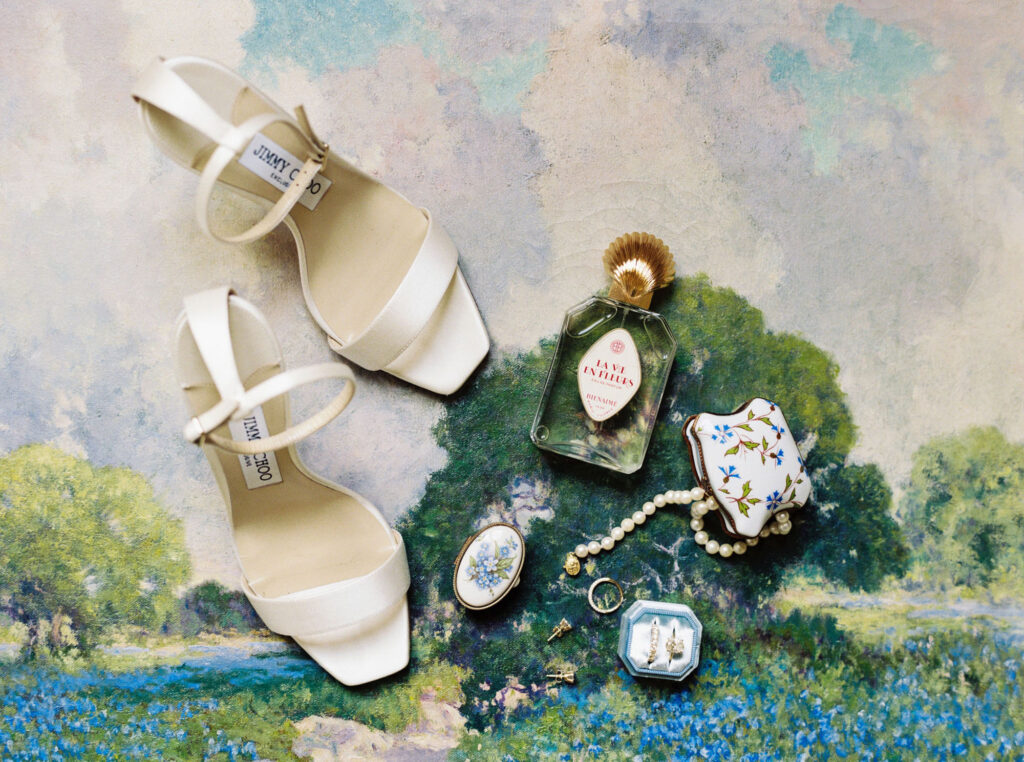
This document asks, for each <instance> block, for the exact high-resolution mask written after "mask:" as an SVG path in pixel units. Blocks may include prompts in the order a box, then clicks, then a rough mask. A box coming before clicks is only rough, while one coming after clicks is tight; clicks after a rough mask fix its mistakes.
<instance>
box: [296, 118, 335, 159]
mask: <svg viewBox="0 0 1024 762" xmlns="http://www.w3.org/2000/svg"><path fill="white" fill-rule="evenodd" d="M295 118H296V119H297V120H298V122H299V126H301V127H302V131H303V132H305V133H306V137H307V138H309V142H310V143H312V145H313V147H314V148H315V149H316V158H317V160H318V161H320V162H321V163H322V162H323V161H325V160H326V159H327V152H328V151H329V150H331V147H330V146H329V145H327V143H325V142H324V141H322V140H321V139H320V138H318V137H317V135H316V133H315V132H313V127H312V125H311V124H310V123H309V117H307V116H306V109H305V107H304V106H296V107H295Z"/></svg>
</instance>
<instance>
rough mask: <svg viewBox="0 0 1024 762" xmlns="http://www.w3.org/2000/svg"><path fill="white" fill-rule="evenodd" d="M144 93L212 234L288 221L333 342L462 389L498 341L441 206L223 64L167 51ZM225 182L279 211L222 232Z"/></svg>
mask: <svg viewBox="0 0 1024 762" xmlns="http://www.w3.org/2000/svg"><path fill="white" fill-rule="evenodd" d="M132 96H133V97H134V98H135V100H136V101H137V102H138V103H139V105H140V109H141V114H142V120H143V123H144V124H145V125H146V128H147V130H148V132H149V134H150V136H151V137H152V139H153V141H154V142H155V143H156V144H157V145H158V146H159V147H160V148H161V149H162V150H163V151H164V152H165V153H167V154H168V155H169V156H170V157H171V158H173V159H174V160H175V161H177V162H178V163H179V164H182V165H183V166H185V167H187V168H189V169H192V170H194V171H196V172H199V173H200V181H199V192H198V197H197V200H196V201H197V206H196V215H197V217H198V220H199V225H200V227H201V228H202V229H203V230H204V231H206V232H207V233H209V234H210V235H212V236H214V237H216V238H218V239H220V240H223V241H228V242H232V243H244V242H248V241H254V240H256V239H258V238H260V237H262V236H264V235H266V234H267V233H269V232H270V231H272V230H273V229H274V228H275V227H277V225H278V224H280V223H282V222H283V223H284V224H285V225H287V227H288V229H289V230H290V231H291V232H292V235H293V236H294V237H295V243H296V246H297V248H298V253H299V267H300V273H301V278H302V290H303V293H304V295H305V298H306V304H307V306H308V307H309V311H310V312H311V313H312V315H313V318H314V319H315V320H316V321H317V323H318V324H319V325H320V327H321V328H322V329H323V330H324V332H325V333H326V334H327V337H328V343H329V344H330V346H331V348H332V349H333V350H334V351H335V352H337V353H339V354H340V355H342V356H343V357H345V358H346V359H348V360H351V361H352V362H354V363H356V364H357V365H360V366H362V367H364V368H366V369H367V370H384V371H386V372H388V373H390V374H392V375H394V376H397V377H398V378H401V379H403V380H405V381H408V382H409V383H412V384H415V385H417V386H420V387H423V388H424V389H428V390H430V391H434V392H437V393H439V394H450V393H452V392H454V391H456V390H457V389H458V388H459V387H460V386H462V384H463V383H464V382H465V380H466V379H467V378H468V377H469V375H470V374H471V373H472V372H473V370H474V369H475V368H476V367H477V366H478V365H479V364H480V362H481V361H482V360H483V358H484V356H486V354H487V351H488V349H489V345H490V342H489V339H488V337H487V330H486V328H485V327H484V324H483V320H482V319H481V318H480V312H479V310H478V309H477V306H476V303H475V302H474V301H473V295H472V294H471V293H470V291H469V287H468V285H467V284H466V280H465V278H464V277H463V275H462V272H461V270H460V269H459V266H458V251H457V250H456V248H455V245H454V244H453V243H452V241H451V239H450V238H449V237H448V235H447V233H445V231H444V230H443V229H442V228H441V226H440V225H438V224H437V223H435V222H434V221H433V219H432V218H431V216H430V213H429V212H427V211H426V210H425V209H419V208H417V207H415V206H413V205H412V204H411V203H410V202H409V201H408V200H406V199H405V198H404V197H403V196H401V195H399V194H398V193H396V192H395V191H394V190H392V189H391V188H389V187H388V186H386V185H384V184H382V183H380V182H379V181H377V180H376V179H374V178H373V177H371V176H369V175H367V174H366V173H364V172H362V171H360V170H359V169H357V168H356V167H353V166H352V165H351V164H349V163H347V162H346V161H344V160H342V159H341V158H339V157H338V156H337V155H336V154H334V153H332V152H331V151H330V150H329V148H328V146H327V145H326V144H325V143H323V142H322V141H321V140H320V139H319V138H318V137H317V136H316V135H315V134H314V133H313V130H312V129H311V128H310V126H309V122H308V121H307V119H306V115H305V112H304V111H303V110H302V107H301V106H300V107H298V108H297V109H296V117H297V118H293V117H292V116H291V115H289V114H288V113H287V112H285V111H284V110H283V109H282V108H281V107H280V106H278V105H276V104H275V103H274V102H273V101H271V100H270V99H269V98H268V97H267V96H265V95H264V94H263V93H261V92H260V91H259V90H257V89H256V88H255V87H253V86H252V85H250V84H249V83H248V82H247V81H246V80H245V79H243V78H242V77H240V76H239V75H237V74H235V73H234V72H233V71H231V70H230V69H227V68H225V67H224V66H222V65H220V64H218V63H216V62H214V61H209V60H207V59H203V58H196V57H181V58H173V59H170V60H163V59H158V60H156V61H154V62H153V63H152V64H151V65H150V66H149V68H147V69H146V70H145V72H143V74H142V76H141V77H140V78H139V81H138V82H137V83H136V85H135V88H134V90H133V91H132ZM218 184H222V185H225V186H227V187H229V188H231V189H232V190H234V191H236V192H238V193H240V194H241V195H243V196H244V197H246V198H249V199H252V200H255V201H258V202H260V203H262V204H264V205H266V206H269V207H270V209H269V211H268V212H267V213H266V216H265V217H263V219H262V220H260V221H259V222H257V223H256V224H255V225H254V226H253V227H252V228H250V229H249V230H247V231H245V232H243V233H239V234H235V235H224V234H220V233H216V232H214V231H213V229H212V227H211V226H210V223H209V217H208V214H209V203H210V198H211V196H212V194H213V189H214V187H215V186H216V185H218Z"/></svg>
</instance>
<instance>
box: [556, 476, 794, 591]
mask: <svg viewBox="0 0 1024 762" xmlns="http://www.w3.org/2000/svg"><path fill="white" fill-rule="evenodd" d="M674 504H678V505H689V506H690V517H691V518H690V529H692V530H693V532H694V535H693V541H694V542H696V543H697V544H698V545H702V546H703V547H704V550H705V551H706V552H707V553H708V554H709V555H712V556H713V555H716V554H717V555H719V556H721V557H722V558H728V557H729V556H731V555H733V554H736V555H738V556H741V555H743V554H744V553H746V552H747V548H752V547H754V546H755V545H757V543H758V542H760V538H763V537H770V536H771V535H773V534H789V532H790V530H792V529H793V525H792V523H790V521H789V513H788V512H787V511H779V512H778V513H776V514H775V515H774V516H773V517H772V523H771V524H770V525H769V526H766V527H765V528H764V529H762V530H761V532H760V533H759V535H758V537H748V538H746V539H744V540H736V541H735V542H721V543H720V542H718V541H717V540H712V539H711V538H710V536H709V535H708V533H707V532H706V531H704V516H706V515H707V513H708V512H709V511H715V510H718V503H717V502H715V499H714V498H713V497H712V496H710V495H707V496H705V492H704V490H703V489H702V488H701V487H694V488H693V489H690V490H685V489H684V490H668V491H667V492H665V493H663V494H658V495H655V496H654V497H653V498H652V499H651V500H649V501H647V502H646V503H644V504H643V506H642V507H641V509H640V510H639V511H636V512H635V513H633V515H632V516H628V517H626V518H624V519H623V520H622V521H621V523H619V524H618V526H616V527H615V528H613V529H612V531H611V532H609V533H608V534H607V535H606V536H604V537H602V538H601V539H600V540H592V541H591V542H589V543H580V544H579V545H577V546H576V548H575V549H574V550H573V552H572V553H570V554H569V555H568V557H567V558H566V561H565V570H566V571H567V572H568V573H569V574H571V575H572V576H576V574H578V573H579V569H580V564H579V560H580V559H584V558H586V557H587V556H596V555H598V554H599V553H600V552H601V551H602V550H611V549H612V548H614V547H615V543H617V542H621V541H622V540H623V539H625V537H626V535H627V534H628V533H629V532H632V531H633V530H634V529H636V528H637V527H638V526H640V525H641V524H643V523H644V522H645V521H647V517H648V516H653V515H654V514H655V512H656V511H657V510H658V509H659V508H663V507H665V506H666V505H674Z"/></svg>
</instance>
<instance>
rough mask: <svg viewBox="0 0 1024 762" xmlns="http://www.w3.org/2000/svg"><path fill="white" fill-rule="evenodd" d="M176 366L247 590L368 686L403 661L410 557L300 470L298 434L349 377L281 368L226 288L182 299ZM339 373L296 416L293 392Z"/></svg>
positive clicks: (327, 417)
mask: <svg viewBox="0 0 1024 762" xmlns="http://www.w3.org/2000/svg"><path fill="white" fill-rule="evenodd" d="M176 348H177V368H178V377H179V380H180V382H181V386H182V388H183V389H184V391H185V395H186V398H187V400H188V402H189V404H190V407H191V409H192V411H193V413H194V417H193V418H192V419H191V420H190V421H189V423H188V425H187V426H186V427H185V437H186V439H188V440H189V441H190V442H194V443H196V444H199V445H200V446H202V448H203V451H204V452H205V454H206V456H207V458H208V460H209V461H210V465H211V467H212V468H213V473H214V475H215V477H216V479H217V484H218V485H219V487H220V490H221V493H222V494H223V496H224V501H225V503H226V504H227V509H228V516H229V518H230V521H231V528H232V530H233V534H234V540H235V549H236V551H237V554H238V560H239V563H240V565H241V567H242V590H243V591H244V592H245V595H246V596H247V597H248V599H249V601H250V602H251V603H252V606H253V608H254V609H256V613H257V614H259V615H260V617H261V618H262V619H263V621H264V623H265V624H266V625H267V627H269V628H270V629H271V630H273V631H274V632H277V633H280V634H282V635H287V636H289V637H291V638H293V639H294V640H295V641H296V642H297V643H298V644H299V645H300V646H302V648H303V649H305V650H306V652H307V653H309V655H310V656H312V657H313V658H314V659H316V661H317V662H319V663H320V665H321V666H323V668H324V669H326V670H327V671H328V672H330V673H331V674H332V675H333V676H334V677H335V678H337V679H338V680H340V681H341V682H342V683H345V684H346V685H360V684H362V683H366V682H370V681H371V680H376V679H378V678H381V677H384V676H386V675H390V674H392V673H394V672H397V671H399V670H400V669H402V668H404V667H405V666H406V665H407V664H408V663H409V613H408V604H407V600H406V593H407V590H408V588H409V567H408V564H407V561H406V555H405V545H404V543H403V541H402V537H401V535H399V534H398V533H397V532H395V531H394V530H393V529H391V527H390V526H388V523H387V521H386V520H385V519H384V517H383V516H382V515H381V513H380V511H378V510H377V509H376V508H375V507H374V506H373V505H371V504H370V502H369V501H367V500H366V499H365V498H364V497H362V496H360V495H357V494H356V493H354V492H352V491H351V490H347V489H345V488H344V487H341V486H339V485H337V484H332V483H331V482H329V481H326V480H324V479H321V478H320V477H318V476H315V475H313V474H312V473H310V472H309V470H307V469H306V467H305V466H304V465H303V463H302V461H301V460H300V459H299V456H298V454H297V453H296V451H295V448H294V443H295V442H297V441H299V440H300V439H303V438H305V437H306V436H308V435H309V434H311V433H313V432H314V431H316V430H318V429H320V428H321V427H323V426H324V425H325V424H327V423H328V422H329V421H331V420H333V419H334V418H335V417H336V416H337V415H338V414H339V413H340V412H341V411H342V410H344V409H345V407H346V406H347V405H348V403H349V401H350V400H351V399H352V395H353V393H354V392H355V379H354V378H353V376H352V371H351V370H350V369H349V368H348V366H346V365H344V364H343V363H339V362H331V363H323V364H320V365H312V366H309V367H306V368H298V369H295V370H284V368H283V367H282V361H281V353H280V350H279V348H278V344H277V340H276V338H275V337H274V333H273V331H272V330H271V328H270V326H269V324H268V323H267V321H266V320H265V319H264V317H263V316H262V315H261V314H260V312H259V311H258V310H257V309H256V308H255V307H253V306H252V305H251V304H250V303H249V302H247V301H245V300H244V299H241V298H240V297H238V296H236V295H235V294H234V292H233V291H231V290H230V289H228V288H219V289H214V290H211V291H204V292H202V293H199V294H195V295H194V296H190V297H188V298H186V299H185V311H184V313H183V314H182V316H181V318H180V319H179V321H178V326H177V336H176ZM324 379H340V380H342V381H344V387H343V388H342V390H341V392H340V393H339V394H338V396H337V397H335V398H334V400H333V401H332V402H330V403H329V404H328V405H327V407H325V408H324V409H323V410H321V411H320V412H319V413H316V414H314V415H313V416H311V417H310V418H308V419H307V420H305V421H303V422H302V423H299V424H296V425H294V426H292V425H291V423H290V421H289V411H288V399H287V393H288V392H289V391H290V390H291V389H294V388H295V387H297V386H301V385H304V384H307V383H311V382H313V381H320V380H324Z"/></svg>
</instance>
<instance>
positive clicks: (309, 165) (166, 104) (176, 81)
mask: <svg viewBox="0 0 1024 762" xmlns="http://www.w3.org/2000/svg"><path fill="white" fill-rule="evenodd" d="M132 97H133V98H135V100H136V101H139V102H145V103H147V104H149V105H150V106H153V107H155V108H158V109H160V110H161V111H164V112H166V113H168V114H170V115H171V116H173V117H175V118H176V119H178V120H179V121H181V122H183V123H184V124H187V125H188V126H189V127H191V128H192V129H194V130H197V131H198V132H200V133H202V134H203V135H205V136H206V137H207V138H209V139H210V140H211V141H213V142H215V143H216V144H217V148H216V149H215V150H214V152H213V155H212V156H211V157H210V158H209V160H208V161H207V162H206V166H205V167H204V169H203V172H202V175H201V176H200V180H199V192H198V195H197V198H196V218H197V220H198V221H199V226H200V227H201V228H202V229H203V231H204V232H205V233H207V234H208V235H210V236H212V237H214V238H217V239H218V240H221V241H225V242H227V243H247V242H250V241H255V240H257V239H258V238H262V237H263V236H265V235H266V234H267V233H269V232H270V231H271V230H273V229H274V228H275V227H277V226H278V225H279V224H280V223H281V222H282V221H283V220H284V218H285V217H287V216H288V213H289V212H290V211H291V209H292V207H294V206H295V204H296V203H298V201H299V199H300V198H301V197H302V194H303V192H304V191H305V189H306V186H307V185H308V184H309V182H310V181H311V180H312V179H313V178H314V177H315V176H316V174H317V172H319V171H320V169H321V168H323V165H324V161H325V159H326V156H327V151H328V146H327V144H326V143H324V142H322V141H321V140H320V139H319V138H318V137H317V136H316V134H315V133H314V132H313V130H312V128H311V127H310V125H309V120H308V119H307V118H306V112H305V111H304V110H303V109H302V107H301V106H299V107H298V108H297V109H296V115H297V116H298V120H296V119H293V118H291V117H290V116H289V115H288V114H286V113H284V112H282V111H276V110H275V111H269V112H266V113H263V114H257V115H256V116H254V117H251V118H250V119H247V120H246V121H245V122H243V123H242V124H240V125H238V126H235V125H234V124H232V123H231V122H229V121H228V120H227V119H225V118H224V117H222V116H221V115H220V113H218V112H217V111H216V110H215V109H214V108H213V107H212V106H211V105H210V104H209V103H207V102H206V100H205V99H204V98H203V97H202V96H201V95H200V94H199V93H197V92H196V91H195V89H194V88H192V86H191V85H189V83H188V82H186V81H185V80H184V79H183V78H182V77H180V76H179V75H178V74H177V73H176V72H175V71H174V70H173V69H171V68H170V67H169V66H168V65H167V63H166V62H165V61H164V59H162V58H161V59H156V60H155V61H153V62H152V63H151V64H150V65H149V66H148V67H147V68H146V70H145V71H144V72H143V73H142V75H141V76H140V77H139V80H138V81H137V82H136V84H135V88H134V89H133V91H132ZM274 123H281V124H284V125H286V126H287V127H289V128H290V129H291V130H292V131H293V132H294V133H295V134H296V135H298V136H299V138H301V139H302V141H303V142H304V143H305V144H306V146H307V148H308V151H309V157H308V158H307V160H306V162H305V163H304V165H303V167H302V169H301V170H300V171H299V173H298V174H297V175H296V177H295V179H294V180H293V181H292V183H291V185H289V187H288V189H287V190H286V191H285V192H284V193H283V194H282V195H281V197H280V198H279V199H278V200H277V202H276V203H275V204H274V205H273V206H272V207H271V208H270V210H269V211H268V212H267V214H266V216H265V217H264V218H263V219H261V220H260V221H259V222H257V223H256V224H255V225H253V226H252V227H251V228H249V229H248V230H246V231H243V232H242V233H238V234H236V235H221V234H218V233H215V232H214V231H213V229H212V228H211V226H210V223H209V206H210V197H211V196H212V194H213V189H214V186H215V185H216V183H217V179H218V178H219V177H220V175H221V174H222V173H223V172H224V170H225V169H226V168H227V167H228V165H230V163H231V162H232V161H234V160H235V159H237V158H238V157H239V156H241V154H242V152H243V151H245V149H246V148H247V147H248V146H249V143H250V142H251V141H252V139H253V138H254V137H255V136H256V134H257V133H259V132H260V130H262V129H264V128H266V127H267V126H269V125H271V124H274Z"/></svg>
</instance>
